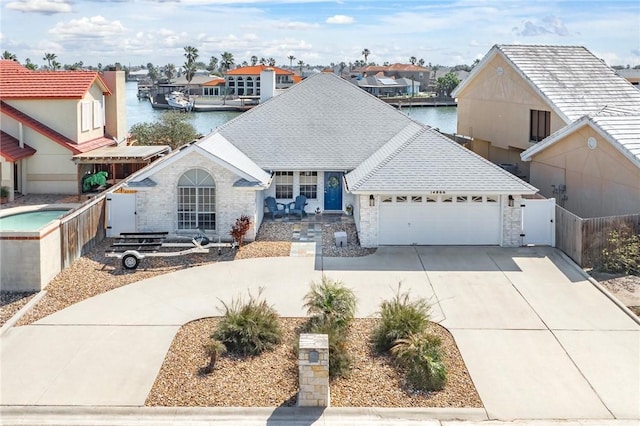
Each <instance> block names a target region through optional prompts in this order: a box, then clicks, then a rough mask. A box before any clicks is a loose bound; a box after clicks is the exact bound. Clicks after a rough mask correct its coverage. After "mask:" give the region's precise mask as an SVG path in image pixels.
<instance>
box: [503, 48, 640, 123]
mask: <svg viewBox="0 0 640 426" xmlns="http://www.w3.org/2000/svg"><path fill="white" fill-rule="evenodd" d="M494 48H497V49H498V50H499V51H500V52H502V53H503V54H504V56H505V57H506V58H507V60H508V61H510V62H511V63H512V64H513V65H514V66H515V68H516V69H517V70H519V71H520V72H521V73H522V75H523V77H524V78H525V79H527V80H529V81H530V82H531V83H532V84H533V85H534V86H535V87H537V88H538V89H539V90H540V92H541V93H542V94H543V95H544V96H545V97H546V98H547V99H549V101H550V102H551V103H552V104H553V105H555V107H556V108H557V110H559V111H560V113H561V114H560V115H561V116H562V115H564V117H565V118H566V119H567V121H568V122H571V121H574V120H577V119H578V118H580V117H582V116H583V115H587V114H592V113H595V112H596V111H599V110H601V109H602V108H604V107H605V106H618V107H628V108H638V106H640V91H639V90H638V89H636V88H635V87H633V85H631V84H630V83H629V82H628V81H627V80H625V79H624V78H622V77H621V76H619V75H618V74H616V72H615V70H614V69H612V68H611V67H609V66H608V65H607V64H605V63H604V62H603V61H602V60H600V59H599V58H597V57H596V56H594V55H593V54H592V53H591V52H590V51H589V50H587V49H586V48H584V47H582V46H530V45H529V46H526V45H498V46H495V47H494Z"/></svg>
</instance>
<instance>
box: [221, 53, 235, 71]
mask: <svg viewBox="0 0 640 426" xmlns="http://www.w3.org/2000/svg"><path fill="white" fill-rule="evenodd" d="M221 58H222V68H223V69H224V70H225V71H229V70H230V69H231V65H233V53H229V52H224V53H223V54H222V55H221Z"/></svg>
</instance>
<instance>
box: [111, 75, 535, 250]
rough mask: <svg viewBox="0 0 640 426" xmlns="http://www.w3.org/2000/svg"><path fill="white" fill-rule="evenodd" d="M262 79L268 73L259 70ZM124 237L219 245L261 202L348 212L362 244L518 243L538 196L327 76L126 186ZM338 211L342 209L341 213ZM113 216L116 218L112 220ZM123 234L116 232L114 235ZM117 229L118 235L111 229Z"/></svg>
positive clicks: (258, 215) (260, 211)
mask: <svg viewBox="0 0 640 426" xmlns="http://www.w3.org/2000/svg"><path fill="white" fill-rule="evenodd" d="M263 79H265V80H266V77H265V76H264V74H263ZM127 187H128V189H133V190H134V191H135V192H134V193H131V191H127V192H128V193H129V194H122V196H123V197H124V196H126V197H134V198H135V201H134V202H133V203H131V205H133V206H135V211H136V212H137V214H135V215H134V214H133V212H129V213H127V212H124V214H123V216H125V217H131V218H133V219H132V220H133V223H132V224H131V228H130V229H128V230H133V231H168V232H170V233H173V234H191V235H192V234H193V233H194V232H196V231H197V230H198V229H204V230H206V231H207V232H209V233H214V234H218V235H219V236H220V237H221V238H229V237H228V235H229V230H230V228H231V225H232V224H233V223H234V222H235V220H236V219H237V218H238V217H240V215H243V214H244V215H248V216H249V217H250V218H251V221H252V222H253V224H254V227H253V229H252V230H251V231H250V232H249V235H248V239H253V238H254V237H255V232H256V231H257V229H258V227H259V225H260V223H261V222H262V220H263V217H264V213H265V208H264V200H265V198H266V197H268V196H273V197H275V198H276V199H277V201H278V202H281V203H289V202H292V201H293V200H294V199H295V197H296V196H297V195H304V196H306V197H307V201H308V205H307V206H306V211H307V213H308V214H314V212H315V211H316V210H318V211H320V212H323V214H331V213H338V214H342V213H343V212H344V211H347V210H349V211H352V212H353V215H354V219H355V223H356V226H357V229H358V232H359V238H360V243H361V244H362V245H363V246H368V247H373V246H378V245H396V244H402V245H405V244H470V245H473V244H480V245H487V244H488V245H504V246H515V245H519V244H521V242H522V240H521V232H522V231H521V229H522V221H521V217H522V210H521V205H520V200H521V198H522V196H523V195H530V194H534V193H535V192H536V189H535V188H534V187H533V186H531V185H529V184H527V183H525V182H523V181H521V180H520V179H518V178H516V177H515V176H513V175H512V174H510V173H508V172H506V171H505V170H503V169H501V168H500V167H498V166H496V165H494V164H492V163H490V162H489V161H487V160H485V159H483V158H481V157H480V156H477V155H476V154H474V153H472V152H471V151H469V150H467V149H466V148H464V147H462V146H460V145H458V144H457V143H455V142H452V141H451V140H449V139H448V138H446V137H444V136H442V135H441V134H440V133H438V132H437V131H435V130H432V129H431V128H429V127H428V126H425V125H423V124H421V123H418V122H416V121H414V120H412V119H411V118H409V117H408V116H406V115H405V114H403V113H402V112H399V111H397V110H396V109H395V108H393V107H391V106H389V105H387V104H385V103H384V102H382V101H380V100H379V99H377V98H376V97H374V96H372V95H370V94H368V93H366V92H364V91H363V90H361V89H359V88H357V87H356V86H354V85H353V84H351V83H349V82H348V81H346V80H343V79H342V78H340V77H337V76H336V75H334V74H327V73H323V74H318V75H316V76H313V77H310V78H308V79H306V80H303V81H302V82H301V83H299V84H296V85H295V86H293V87H292V88H290V89H288V90H286V91H284V92H282V93H281V94H280V95H278V96H275V97H273V98H270V99H269V100H267V101H266V102H264V103H261V104H260V105H258V106H257V107H255V108H253V109H251V110H250V111H248V112H245V113H244V114H242V115H241V116H239V117H237V118H236V119H234V120H232V121H230V122H228V123H226V124H225V125H223V126H220V127H219V128H218V129H216V131H215V132H213V133H211V134H209V135H207V136H205V137H204V138H202V139H200V140H199V141H195V142H192V143H190V144H188V145H185V146H184V147H182V148H180V149H179V150H176V151H174V152H172V153H171V154H169V155H167V156H166V157H164V158H163V159H161V160H159V161H157V162H155V163H154V164H152V165H150V166H148V167H147V168H145V169H143V170H141V171H140V172H138V173H136V174H135V175H133V176H131V177H130V179H129V180H128V181H127ZM347 206H349V207H351V208H350V209H347ZM121 213H122V212H121ZM123 230H124V229H123ZM118 232H120V231H118Z"/></svg>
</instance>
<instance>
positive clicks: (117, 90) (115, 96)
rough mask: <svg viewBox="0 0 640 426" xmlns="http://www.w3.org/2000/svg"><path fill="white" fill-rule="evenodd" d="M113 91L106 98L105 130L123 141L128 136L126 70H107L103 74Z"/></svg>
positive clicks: (119, 140)
mask: <svg viewBox="0 0 640 426" xmlns="http://www.w3.org/2000/svg"><path fill="white" fill-rule="evenodd" d="M102 78H103V79H104V81H105V83H107V86H108V87H109V90H110V91H111V96H107V97H106V98H105V105H104V112H105V131H106V132H107V133H108V134H109V135H110V136H113V137H114V138H116V139H117V140H118V142H122V141H124V140H125V139H126V138H127V101H126V86H125V76H124V71H105V72H104V73H103V75H102Z"/></svg>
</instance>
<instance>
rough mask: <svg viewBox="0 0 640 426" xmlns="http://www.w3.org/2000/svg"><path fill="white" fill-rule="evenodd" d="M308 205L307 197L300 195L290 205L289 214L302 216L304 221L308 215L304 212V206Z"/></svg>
mask: <svg viewBox="0 0 640 426" xmlns="http://www.w3.org/2000/svg"><path fill="white" fill-rule="evenodd" d="M306 205H307V197H305V196H304V195H298V196H297V197H296V199H295V201H293V202H292V203H289V214H290V215H292V214H294V215H296V216H300V220H302V217H303V216H306V215H307V212H305V211H304V206H306Z"/></svg>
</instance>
